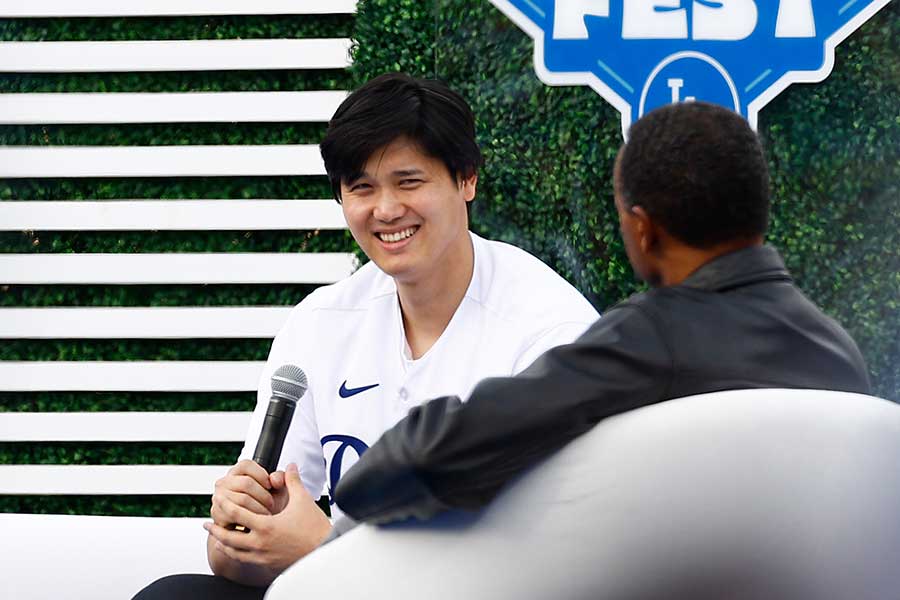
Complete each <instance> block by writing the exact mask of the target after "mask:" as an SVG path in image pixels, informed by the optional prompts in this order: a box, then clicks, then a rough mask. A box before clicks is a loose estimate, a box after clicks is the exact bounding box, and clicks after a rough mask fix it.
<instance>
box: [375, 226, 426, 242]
mask: <svg viewBox="0 0 900 600" xmlns="http://www.w3.org/2000/svg"><path fill="white" fill-rule="evenodd" d="M418 230H419V226H418V225H414V226H413V227H407V228H406V229H401V230H400V231H395V232H391V233H387V232H378V233H376V234H375V237H377V238H378V239H379V240H381V241H382V242H384V243H387V244H394V243H397V242H402V241H404V240H407V239H409V238H411V237H412V236H413V235H414V234H415V233H416V232H417V231H418Z"/></svg>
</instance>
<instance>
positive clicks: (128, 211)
mask: <svg viewBox="0 0 900 600" xmlns="http://www.w3.org/2000/svg"><path fill="white" fill-rule="evenodd" d="M346 228H347V224H346V222H345V221H344V215H343V212H341V207H340V206H339V205H338V203H337V202H335V201H334V200H104V201H99V202H92V201H81V200H79V201H74V200H62V201H36V202H21V201H4V202H0V231H149V230H163V231H176V230H177V231H220V230H239V231H248V230H254V229H261V230H284V229H287V230H302V229H346Z"/></svg>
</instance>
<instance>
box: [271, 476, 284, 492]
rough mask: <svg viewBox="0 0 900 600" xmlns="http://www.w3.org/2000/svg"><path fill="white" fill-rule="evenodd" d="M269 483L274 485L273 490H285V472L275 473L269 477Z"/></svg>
mask: <svg viewBox="0 0 900 600" xmlns="http://www.w3.org/2000/svg"><path fill="white" fill-rule="evenodd" d="M269 483H270V484H272V489H273V490H280V489H282V488H284V471H275V472H274V473H271V474H270V475H269Z"/></svg>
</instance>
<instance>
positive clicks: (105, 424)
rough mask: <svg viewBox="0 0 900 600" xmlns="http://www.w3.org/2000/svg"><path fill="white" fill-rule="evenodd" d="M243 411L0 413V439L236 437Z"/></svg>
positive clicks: (241, 432) (245, 417) (245, 418)
mask: <svg viewBox="0 0 900 600" xmlns="http://www.w3.org/2000/svg"><path fill="white" fill-rule="evenodd" d="M249 422H250V413H249V412H112V413H0V442H41V441H45V442H241V441H243V440H244V436H245V435H246V434H247V426H248V425H249Z"/></svg>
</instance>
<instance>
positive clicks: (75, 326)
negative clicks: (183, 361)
mask: <svg viewBox="0 0 900 600" xmlns="http://www.w3.org/2000/svg"><path fill="white" fill-rule="evenodd" d="M290 312H291V307H289V306H222V307H197V308H194V307H175V306H172V307H168V306H162V307H152V308H126V307H118V306H112V307H90V308H0V338H7V339H15V338H19V339H21V338H26V339H66V338H71V339H128V338H135V339H138V338H140V339H178V338H268V337H275V334H276V333H278V330H279V329H281V326H282V325H284V323H285V321H286V320H287V316H288V314H289V313H290Z"/></svg>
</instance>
